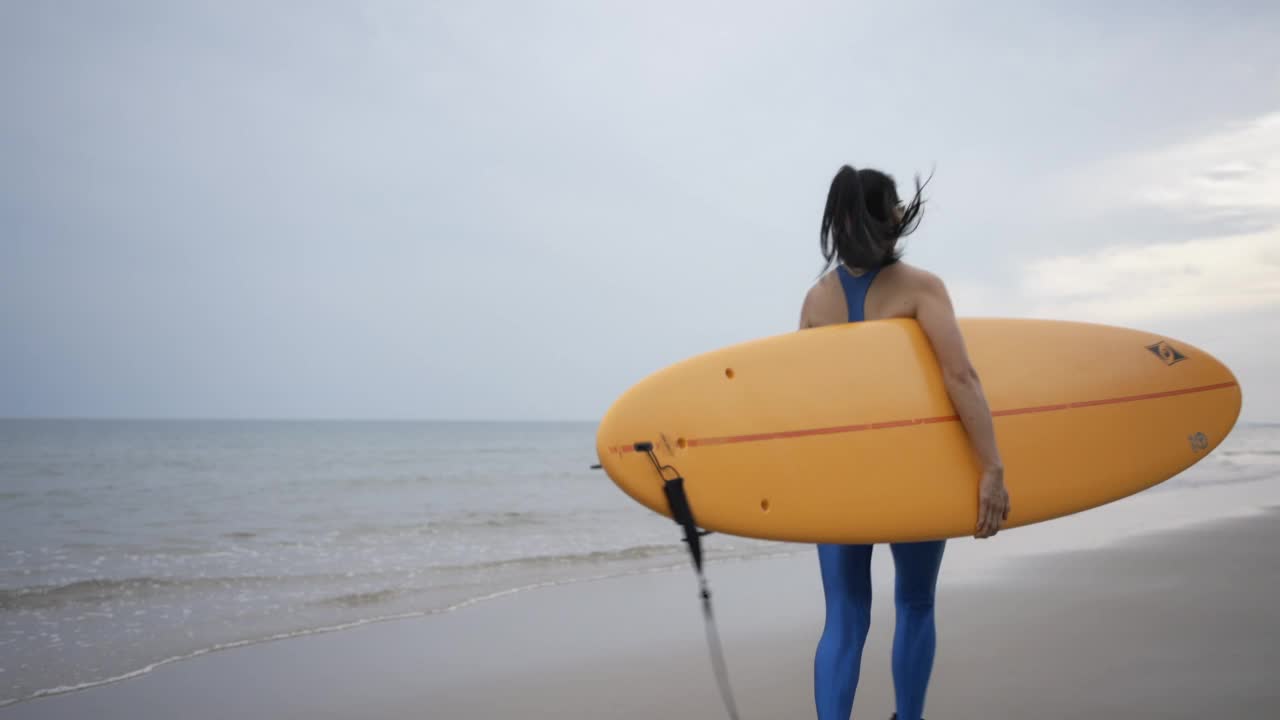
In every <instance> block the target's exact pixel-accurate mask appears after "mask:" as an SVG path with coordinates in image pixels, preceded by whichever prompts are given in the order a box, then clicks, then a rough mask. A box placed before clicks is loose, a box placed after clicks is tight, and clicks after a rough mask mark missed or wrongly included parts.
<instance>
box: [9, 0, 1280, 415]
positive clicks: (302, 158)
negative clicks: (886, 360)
mask: <svg viewBox="0 0 1280 720" xmlns="http://www.w3.org/2000/svg"><path fill="white" fill-rule="evenodd" d="M854 5H856V6H857V7H853V6H854ZM939 5H940V6H941V7H927V6H923V5H916V4H912V3H903V2H892V3H875V4H873V3H856V4H855V3H832V4H810V3H781V2H773V3H767V4H765V3H760V4H744V3H740V2H724V3H686V2H669V3H661V2H659V3H622V2H616V3H612V2H580V3H563V2H554V3H553V2H539V3H523V2H521V3H516V2H512V3H502V4H498V3H479V2H455V3H451V4H444V5H429V4H427V3H423V2H403V3H389V2H388V3H364V2H358V1H357V0H346V1H343V2H333V3H320V2H312V1H308V2H298V3H286V2H259V1H257V0H254V1H252V2H174V1H173V0H162V1H157V2H142V1H136V2H106V1H100V0H92V1H85V2H57V1H50V2H3V3H0V416H76V417H227V418H250V417H265V418H441V419H542V418H546V419H595V418H598V417H599V416H600V414H601V413H603V411H604V410H605V409H606V408H607V407H608V405H609V403H610V402H611V401H612V400H613V399H614V398H615V397H616V396H617V395H618V394H619V393H620V392H622V391H623V390H625V389H626V388H627V387H628V386H629V385H631V384H632V383H634V382H635V381H636V380H638V379H640V378H641V377H643V376H644V375H645V374H647V373H649V372H652V371H653V370H656V369H658V368H660V367H662V366H664V365H667V364H669V363H671V362H674V361H676V360H678V359H680V358H683V357H685V356H688V355H691V354H694V353H697V352H701V351H705V350H710V349H713V348H716V347H720V346H723V345H726V344H729V343H732V342H737V341H741V340H747V339H751V338H755V337H760V336H764V335H770V334H775V333H780V332H787V331H790V330H792V329H793V328H794V326H795V324H796V320H797V317H798V312H799V305H800V301H801V299H802V298H803V295H804V292H805V291H806V289H807V288H808V287H809V285H810V283H811V282H812V281H813V280H814V278H815V276H816V274H817V273H818V271H819V270H820V267H821V261H820V256H819V254H818V225H819V219H820V215H821V211H822V206H823V202H824V200H825V194H826V190H827V185H828V183H829V182H830V179H831V177H832V175H833V174H834V172H835V171H836V169H837V168H838V167H839V166H840V165H841V164H842V163H851V164H854V165H856V166H859V167H866V166H871V167H877V168H881V169H883V170H886V171H888V172H890V173H891V174H893V175H895V176H896V177H897V178H898V180H899V183H900V184H909V183H910V182H911V178H912V176H913V174H914V173H916V172H923V173H926V174H927V173H928V172H929V171H930V170H931V169H934V168H936V175H935V177H934V180H933V183H932V184H931V185H930V186H929V197H930V202H929V206H928V210H927V212H926V214H925V218H924V222H923V224H922V226H921V228H920V231H919V232H918V233H917V234H916V235H915V236H913V237H912V238H911V240H910V242H909V245H908V250H907V258H908V260H910V261H911V262H914V263H916V264H918V265H921V266H924V267H926V268H929V269H931V270H933V271H935V272H937V273H938V274H940V275H941V276H942V277H943V278H944V279H945V280H946V281H947V283H948V285H949V286H950V288H951V290H952V294H953V296H954V297H955V300H956V305H957V310H958V312H959V314H961V315H988V316H1030V317H1042V318H1061V319H1081V320H1091V321H1099V322H1109V323H1115V324H1122V325H1129V326H1132V327H1139V328H1143V329H1148V330H1151V331H1153V332H1156V333H1161V334H1166V335H1168V336H1171V337H1174V338H1179V339H1182V340H1185V341H1187V342H1190V343H1192V344H1194V345H1197V346H1200V347H1201V348H1204V349H1206V350H1208V351H1210V352H1213V353H1214V354H1215V355H1217V356H1218V357H1219V358H1221V359H1222V360H1224V361H1225V362H1227V363H1228V364H1229V365H1230V366H1231V367H1232V368H1233V369H1234V370H1235V371H1236V373H1237V375H1238V376H1239V377H1240V380H1241V382H1242V384H1243V386H1244V394H1245V410H1244V418H1245V419H1247V420H1280V409H1277V408H1280V379H1278V378H1277V368H1278V367H1280V4H1277V3H1274V2H1256V3H1214V4H1212V6H1211V4H1210V3H1192V2H1147V3H1144V2H1126V3H1109V2H1108V3H1102V2H1098V3H1081V2H1078V1H1073V2H1062V3H1058V4H1057V5H1056V8H1055V9H1046V8H1043V7H1031V6H1032V5H1040V4H1039V3H1023V2H1009V3H1004V4H1000V3H980V4H978V6H979V8H980V9H979V10H977V11H975V10H974V9H973V7H968V8H965V9H961V7H960V4H957V3H940V4H939ZM965 5H973V4H965Z"/></svg>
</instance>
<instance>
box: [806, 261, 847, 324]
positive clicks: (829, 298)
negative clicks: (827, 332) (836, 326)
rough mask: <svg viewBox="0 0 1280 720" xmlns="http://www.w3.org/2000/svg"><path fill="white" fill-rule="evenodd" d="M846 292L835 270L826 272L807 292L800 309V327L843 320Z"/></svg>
mask: <svg viewBox="0 0 1280 720" xmlns="http://www.w3.org/2000/svg"><path fill="white" fill-rule="evenodd" d="M843 298H844V294H843V291H842V290H841V289H840V278H839V277H838V276H837V275H836V273H835V272H834V271H832V272H828V273H824V274H823V276H822V277H820V278H818V280H817V282H815V283H814V284H813V286H812V287H810V288H809V292H807V293H805V296H804V306H803V307H802V308H801V310H800V327H801V328H807V327H818V326H821V325H830V324H832V323H835V322H843V320H842V319H841V318H840V316H842V315H843V314H844V312H845V310H844V304H843V303H844V300H843Z"/></svg>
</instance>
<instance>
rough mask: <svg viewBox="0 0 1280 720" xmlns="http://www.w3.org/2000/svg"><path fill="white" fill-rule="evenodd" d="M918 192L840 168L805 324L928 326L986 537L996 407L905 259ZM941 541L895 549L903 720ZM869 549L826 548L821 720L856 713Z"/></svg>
mask: <svg viewBox="0 0 1280 720" xmlns="http://www.w3.org/2000/svg"><path fill="white" fill-rule="evenodd" d="M921 189H922V188H921V186H920V184H919V182H918V181H917V184H916V194H915V197H914V198H913V199H912V200H911V202H910V203H907V204H905V205H904V204H903V203H901V202H900V201H899V199H898V191H897V187H896V185H895V184H894V182H893V179H892V178H890V177H889V176H888V175H885V174H884V173H881V172H879V171H876V170H863V171H858V170H855V169H853V168H851V167H849V166H847V165H846V166H844V167H842V168H841V169H840V171H839V172H838V173H836V177H835V179H834V180H832V182H831V190H830V191H829V192H828V194H827V206H826V210H825V211H824V213H823V217H822V232H821V241H822V254H823V256H824V257H825V258H826V260H827V266H828V268H830V267H832V266H834V267H835V269H834V270H830V271H828V272H826V273H825V274H823V276H822V277H821V278H820V279H819V280H818V282H817V283H815V284H814V286H813V287H812V288H811V289H810V290H809V292H808V294H807V295H806V296H805V300H804V305H803V308H802V309H801V312H800V328H801V329H802V330H803V329H805V328H813V327H820V326H823V325H837V324H841V323H847V322H859V321H863V320H871V321H874V320H887V319H891V318H908V319H914V320H916V321H917V322H918V323H919V324H920V327H921V329H922V330H923V331H924V333H925V335H926V336H927V337H928V338H929V342H930V344H931V345H932V347H933V350H934V354H935V355H936V356H937V358H938V364H939V366H940V367H941V369H942V375H943V382H944V384H945V385H946V388H947V393H948V395H949V396H950V398H951V401H952V404H953V405H954V406H955V408H956V413H957V415H959V416H960V420H961V422H962V423H963V424H964V427H965V430H966V431H967V432H968V434H969V439H970V443H971V445H972V447H973V450H974V453H975V454H976V455H977V457H978V459H979V461H980V465H981V467H982V475H981V478H980V479H979V482H978V494H979V517H978V521H977V526H976V530H975V534H976V535H977V536H978V537H990V536H991V535H994V534H995V533H996V532H997V531H998V530H999V529H1000V526H1001V524H1002V523H1003V522H1004V520H1005V519H1006V518H1007V517H1008V512H1009V498H1008V493H1006V492H1005V489H1004V470H1003V467H1002V466H1001V463H1000V455H999V452H998V450H997V449H996V443H995V432H994V428H993V427H992V422H991V411H990V409H989V408H988V407H987V401H986V397H985V396H984V395H983V392H982V385H981V383H980V381H979V379H978V374H977V372H975V371H974V369H973V365H972V364H971V363H970V362H969V355H968V352H967V351H966V350H965V346H964V338H963V337H962V336H961V334H960V327H959V324H958V323H957V322H956V317H955V311H954V310H953V309H952V306H951V299H950V297H948V295H947V291H946V287H945V286H944V285H943V284H942V281H941V280H940V279H938V277H937V276H935V275H933V274H932V273H929V272H927V271H925V270H922V269H920V268H917V267H913V266H911V265H908V264H906V263H903V262H900V260H899V257H900V250H899V248H898V241H899V239H900V238H901V237H902V236H903V235H906V234H908V233H909V232H911V231H912V230H914V229H915V227H916V224H917V223H918V222H919V216H920V209H921V204H922V200H921V197H920V194H921ZM865 381H867V382H873V381H874V378H867V379H865ZM945 544H946V543H945V541H943V540H935V541H929V542H919V543H897V544H894V545H893V546H892V550H893V557H894V564H895V567H896V568H897V577H896V588H895V593H894V597H895V606H896V611H897V624H896V627H895V631H894V648H893V675H894V687H895V695H896V700H897V706H898V712H899V715H900V716H901V718H902V720H919V718H920V717H921V715H922V713H923V711H924V700H925V692H926V689H927V687H928V684H929V676H930V673H931V671H932V668H933V656H934V647H935V636H936V631H935V628H934V613H933V603H934V593H935V591H936V586H937V578H938V569H939V566H940V565H941V562H942V554H943V549H944V547H945ZM871 552H872V548H871V546H870V545H819V546H818V558H819V566H820V569H821V572H822V586H823V593H824V595H825V598H826V608H827V616H826V624H825V625H824V628H823V632H822V638H821V639H820V640H819V642H818V649H817V654H816V656H815V658H814V699H815V701H816V704H817V710H818V717H819V719H820V720H827V719H829V718H839V720H847V718H848V717H849V713H850V710H851V709H852V706H853V695H854V692H855V690H856V688H857V683H858V674H859V666H860V663H861V656H862V647H863V644H864V643H865V641H866V636H867V629H868V626H869V624H870V621H871ZM895 717H898V716H895Z"/></svg>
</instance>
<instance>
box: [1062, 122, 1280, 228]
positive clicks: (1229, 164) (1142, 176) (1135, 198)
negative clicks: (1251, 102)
mask: <svg viewBox="0 0 1280 720" xmlns="http://www.w3.org/2000/svg"><path fill="white" fill-rule="evenodd" d="M1073 183H1075V184H1077V185H1078V186H1081V187H1078V188H1077V192H1088V193H1089V194H1090V195H1091V196H1093V197H1094V198H1096V199H1099V201H1100V204H1099V205H1098V207H1100V208H1101V209H1102V210H1103V212H1107V211H1114V210H1116V209H1117V208H1132V207H1134V206H1137V207H1141V208H1146V209H1151V210H1159V211H1162V212H1170V213H1175V214H1179V215H1190V216H1192V217H1195V218H1197V219H1203V218H1206V217H1209V218H1213V217H1222V218H1226V217H1239V216H1242V215H1245V216H1256V217H1260V218H1265V219H1266V220H1267V222H1269V223H1280V112H1272V113H1269V114H1266V115H1262V116H1260V117H1256V118H1254V119H1252V120H1249V121H1246V122H1242V123H1238V124H1235V125H1232V126H1230V127H1227V128H1225V129H1223V130H1220V131H1218V132H1215V133H1212V134H1210V135H1207V136H1205V137H1201V138H1197V139H1194V140H1191V141H1187V142H1181V143H1176V144H1173V145H1170V146H1167V147H1164V148H1160V149H1157V150H1154V151H1148V152H1143V153H1138V154H1134V155H1129V156H1126V157H1121V158H1118V159H1115V160H1111V161H1107V162H1105V163H1103V164H1101V165H1099V166H1095V167H1092V168H1089V169H1088V170H1087V171H1086V172H1085V173H1084V174H1083V175H1077V176H1075V177H1074V178H1073ZM1086 185H1087V187H1084V186H1086ZM1099 190H1101V193H1099Z"/></svg>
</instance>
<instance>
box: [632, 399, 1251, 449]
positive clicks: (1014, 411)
mask: <svg viewBox="0 0 1280 720" xmlns="http://www.w3.org/2000/svg"><path fill="white" fill-rule="evenodd" d="M1235 386H1236V383H1234V382H1224V383H1216V384H1214V385H1201V386H1199V387H1191V388H1183V389H1181V390H1165V391H1162V392H1155V393H1145V394H1142V395H1121V396H1118V397H1112V398H1103V399H1101V400H1082V401H1079V402H1072V403H1061V404H1057V405H1037V406H1032V407H1024V408H1011V409H1009V410H996V411H994V412H992V413H991V415H992V416H993V417H1004V416H1008V415H1035V414H1039V413H1049V412H1059V411H1062V410H1071V409H1074V408H1086V407H1096V406H1098V405H1118V404H1121V403H1131V402H1139V401H1142V400H1156V399H1158V398H1167V397H1176V396H1178V395H1191V394H1194V393H1202V392H1209V391H1211V390H1223V389H1225V388H1229V387H1235ZM959 420H960V418H959V416H956V415H942V416H938V417H928V418H913V419H911V420H890V421H887V422H875V423H863V424H860V425H836V426H832V427H822V428H809V429H806V430H785V431H782V432H771V433H754V434H751V435H728V436H724V437H710V438H694V439H692V440H689V447H711V446H715V445H735V444H738V443H748V442H764V441H768V440H789V439H792V438H801V437H814V436H817V435H840V434H844V433H854V432H862V431H864V430H882V429H888V428H896V427H908V426H911V425H930V424H933V423H943V422H959ZM613 449H614V448H610V450H613ZM617 450H618V451H619V452H623V453H626V452H631V451H632V447H631V446H630V445H622V446H619V447H618V448H617Z"/></svg>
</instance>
